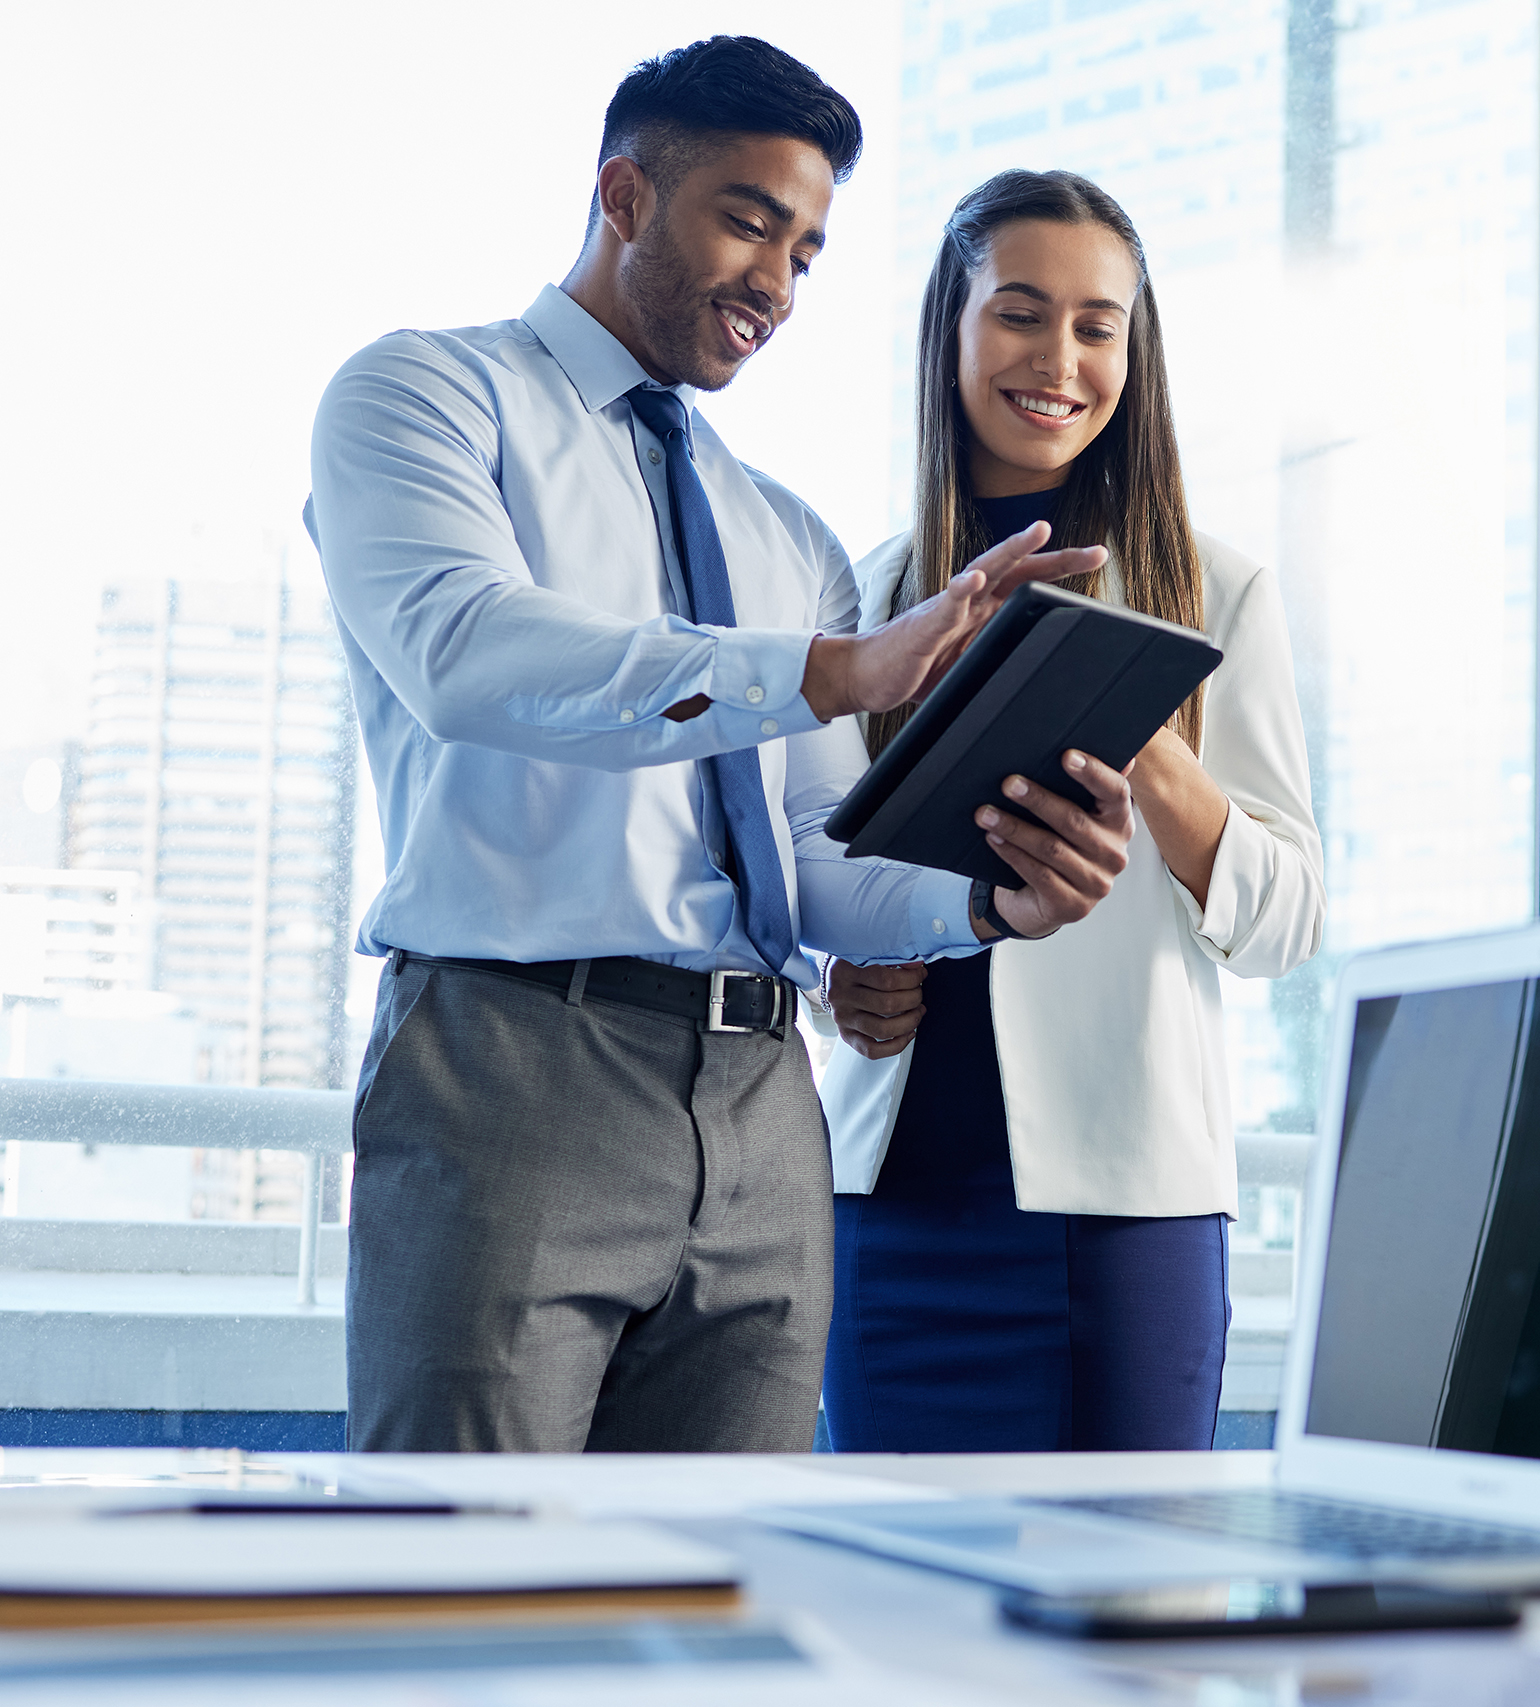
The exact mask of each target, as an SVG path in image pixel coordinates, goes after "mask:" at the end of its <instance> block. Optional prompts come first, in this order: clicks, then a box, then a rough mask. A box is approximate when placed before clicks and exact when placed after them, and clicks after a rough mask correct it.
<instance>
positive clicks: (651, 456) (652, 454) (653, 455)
mask: <svg viewBox="0 0 1540 1707" xmlns="http://www.w3.org/2000/svg"><path fill="white" fill-rule="evenodd" d="M647 460H648V461H649V462H652V463H658V462H662V460H663V452H662V451H660V450H649V451H648V452H647Z"/></svg>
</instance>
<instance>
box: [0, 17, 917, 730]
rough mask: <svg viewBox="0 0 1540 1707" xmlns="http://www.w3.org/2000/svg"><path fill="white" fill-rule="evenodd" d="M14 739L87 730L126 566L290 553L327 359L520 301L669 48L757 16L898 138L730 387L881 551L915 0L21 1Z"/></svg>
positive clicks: (800, 486) (0, 196)
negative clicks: (651, 58) (630, 86)
mask: <svg viewBox="0 0 1540 1707" xmlns="http://www.w3.org/2000/svg"><path fill="white" fill-rule="evenodd" d="M0 18H3V21H0V161H3V163H4V164H3V166H0V172H3V173H4V178H3V180H0V229H3V230H4V231H5V233H6V243H7V250H8V257H7V260H6V263H5V266H4V269H3V273H0V323H3V325H4V326H5V329H6V335H5V338H4V340H3V344H0V376H3V377H0V384H3V388H4V395H5V398H6V409H5V411H4V419H3V425H0V433H3V435H4V437H3V442H0V562H3V564H4V585H5V592H6V607H5V608H6V621H5V622H4V624H3V625H0V748H4V747H11V746H31V745H41V744H44V743H49V742H52V741H54V740H56V739H58V738H59V737H61V736H64V735H67V734H77V733H79V732H80V729H81V727H82V723H83V714H84V707H85V693H86V687H87V682H88V677H89V667H90V657H91V647H92V642H93V630H94V622H95V613H96V599H97V593H98V589H99V587H100V585H101V583H102V582H103V581H104V580H106V579H121V578H132V577H137V576H147V575H155V574H160V573H164V572H167V571H172V572H175V573H177V574H195V575H212V576H221V577H222V576H228V575H241V574H250V573H253V572H257V573H260V572H262V570H263V566H264V563H272V562H275V561H276V558H277V555H278V553H280V552H281V551H282V550H283V549H284V548H287V549H288V551H289V553H290V558H289V561H290V573H291V575H301V574H304V575H308V574H312V573H315V572H316V571H315V568H314V557H313V553H312V552H311V550H310V546H309V542H308V540H306V538H305V535H304V532H303V529H302V527H301V525H300V522H299V511H300V507H301V505H302V503H303V501H304V497H305V493H306V491H307V489H308V485H309V476H308V446H309V435H310V424H311V419H312V416H313V414H314V410H315V405H316V401H317V399H318V398H319V396H320V393H321V390H322V388H323V387H324V386H325V384H326V381H327V379H328V378H329V377H330V375H331V374H332V372H333V371H334V370H335V369H336V368H337V367H338V366H339V364H340V363H341V362H342V361H343V360H344V359H345V358H346V357H347V356H348V355H349V354H350V353H351V352H352V351H353V350H355V349H357V348H358V347H359V346H361V345H363V344H366V343H368V342H369V341H370V340H371V339H373V338H375V337H378V336H379V335H380V334H381V333H383V332H387V331H390V330H391V329H393V328H395V327H398V326H426V327H436V326H460V325H470V324H477V323H480V322H484V321H489V320H496V319H501V318H504V317H507V316H509V315H514V314H518V313H520V312H521V311H522V310H523V309H524V308H525V307H526V306H527V305H528V303H529V302H530V301H531V300H532V299H533V297H534V296H535V294H536V293H537V291H538V290H539V288H540V286H541V285H542V284H544V283H545V282H546V281H547V280H548V279H560V278H561V277H562V276H563V275H564V274H565V272H566V271H567V268H568V266H569V265H570V263H571V261H572V259H573V257H574V256H575V254H576V252H577V249H578V246H579V243H580V241H581V237H582V231H583V224H584V220H585V217H586V212H587V207H588V198H589V192H590V189H591V186H592V180H593V170H594V163H595V156H596V154H597V150H598V141H599V132H600V126H601V122H602V119H603V113H604V107H605V104H606V102H607V101H608V99H609V97H610V95H611V94H612V93H613V91H614V87H615V85H616V83H617V82H618V81H619V80H620V78H621V77H622V76H624V74H625V73H626V71H627V70H628V69H629V68H630V66H631V65H633V64H634V63H635V62H636V61H637V60H638V59H641V58H644V57H647V56H648V55H651V54H654V53H657V52H660V51H662V50H664V49H667V48H669V47H674V46H678V45H680V44H682V43H685V42H689V41H692V40H695V39H696V38H698V37H700V36H703V35H709V34H712V33H715V32H717V31H721V30H741V29H745V28H757V29H759V30H760V31H761V32H762V33H765V34H767V35H769V36H770V37H771V38H772V39H773V40H775V41H776V42H777V43H778V44H779V45H781V46H783V47H785V48H787V49H788V50H789V51H791V52H793V53H796V54H797V55H798V56H799V57H801V58H804V59H806V60H807V61H808V62H809V63H811V64H812V65H813V66H814V68H815V69H816V70H817V71H818V72H819V73H820V74H821V75H823V76H824V77H826V78H827V79H828V80H829V81H830V82H831V83H833V84H834V85H835V87H836V88H839V89H840V90H842V91H843V92H844V93H845V94H846V95H848V96H849V97H850V99H851V100H852V101H853V102H854V104H855V105H856V107H857V109H858V110H859V112H860V113H861V116H862V119H863V121H864V122H865V125H866V131H867V139H868V141H867V156H866V159H865V160H864V161H863V163H862V164H861V165H860V166H859V167H858V169H857V172H856V175H855V178H854V179H853V180H852V182H851V183H850V184H849V185H848V186H847V187H846V188H845V189H843V190H842V191H841V192H840V193H839V195H838V197H837V198H836V203H835V211H834V216H833V218H832V220H831V222H830V245H829V249H828V252H827V254H826V255H825V256H823V257H821V258H820V260H819V261H818V263H817V264H816V266H815V267H814V270H813V275H812V277H811V279H810V280H809V282H808V283H807V284H806V285H804V286H803V288H802V292H801V294H800V297H799V307H798V311H797V317H796V319H795V320H794V321H793V322H792V324H791V325H790V326H789V327H788V328H787V329H786V331H785V332H784V333H782V334H781V335H779V336H777V338H776V341H775V343H774V345H772V346H771V348H770V349H769V350H768V351H767V352H766V353H765V355H764V356H762V357H760V358H757V359H756V360H755V362H753V363H751V364H750V368H749V370H748V371H747V372H746V374H745V375H744V377H743V378H741V379H740V380H739V381H738V383H737V384H736V385H735V386H734V387H733V388H732V390H731V391H730V392H728V393H725V394H723V395H722V396H720V397H719V398H716V399H713V400H711V401H710V402H709V403H708V404H707V405H706V409H707V413H708V414H709V415H710V417H711V419H712V421H713V422H714V423H715V424H716V426H717V427H718V428H719V430H721V431H722V432H723V434H724V436H725V437H726V438H727V440H728V443H729V444H731V445H732V447H733V448H734V450H735V451H737V453H738V454H739V455H740V456H741V457H743V458H744V460H746V461H749V462H752V463H754V464H756V465H757V466H761V467H763V468H765V469H766V470H767V471H769V472H772V473H774V474H775V475H776V476H777V477H779V478H780V479H782V480H784V481H785V482H786V483H787V484H788V485H790V486H791V487H793V489H795V490H797V491H799V492H800V493H801V494H802V495H803V496H804V497H805V498H807V499H808V501H809V502H810V503H812V504H813V505H814V506H815V507H816V508H818V509H819V510H820V511H822V513H823V514H824V515H825V516H826V517H827V519H828V520H829V521H830V522H831V523H832V524H833V525H834V526H835V528H836V529H837V530H838V531H839V533H840V535H841V537H842V538H843V539H844V540H845V542H846V544H847V546H848V547H849V548H850V550H851V551H852V553H853V554H857V553H860V552H863V551H865V550H867V549H869V548H870V547H871V546H872V545H874V544H876V543H877V542H878V540H879V539H880V538H881V537H882V535H883V534H884V533H885V532H886V522H887V516H888V454H889V442H890V414H891V406H890V400H891V396H892V359H893V357H892V349H893V344H892V308H891V300H890V299H891V278H892V250H893V238H892V231H893V210H894V201H895V190H896V172H895V168H896V110H897V87H896V86H897V78H898V45H899V43H898V36H899V30H898V15H897V4H896V0H878V3H875V4H871V3H869V4H865V5H862V6H860V7H833V6H829V5H828V4H827V3H824V4H818V3H815V0H786V3H783V4H782V5H780V6H779V7H777V8H776V10H775V12H774V14H773V21H772V20H758V21H756V20H745V19H744V18H743V17H742V16H741V14H733V15H732V16H728V15H727V14H726V12H725V10H724V8H723V7H721V6H720V5H708V4H690V3H687V0H659V3H655V4H652V5H650V6H648V7H645V8H638V7H636V6H634V5H618V4H613V3H611V0H597V3H589V4H584V5H582V6H550V5H541V6H535V5H531V4H528V3H525V0H504V3H502V4H490V3H486V0H436V3H435V4H434V5H432V6H424V5H420V4H419V5H406V4H403V3H401V0H369V3H367V4H365V3H363V0H304V3H303V4H297V3H295V0H264V3H263V4H261V5H255V4H252V3H250V0H224V3H221V4H219V5H210V4H207V0H202V3H198V4H185V3H180V4H179V3H175V0H138V3H136V4H133V5H124V4H121V3H103V0H72V3H71V4H69V5H67V6H61V5H49V4H47V3H46V0H12V3H11V4H9V5H7V6H6V7H5V8H4V9H3V14H0Z"/></svg>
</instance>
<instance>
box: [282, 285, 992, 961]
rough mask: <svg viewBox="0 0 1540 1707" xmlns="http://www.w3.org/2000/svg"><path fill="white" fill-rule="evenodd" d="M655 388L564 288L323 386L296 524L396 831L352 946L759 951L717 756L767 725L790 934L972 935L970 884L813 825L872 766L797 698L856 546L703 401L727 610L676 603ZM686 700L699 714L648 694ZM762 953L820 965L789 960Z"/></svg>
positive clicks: (661, 956) (763, 749) (848, 724)
mask: <svg viewBox="0 0 1540 1707" xmlns="http://www.w3.org/2000/svg"><path fill="white" fill-rule="evenodd" d="M643 383H647V375H646V374H645V373H644V372H643V370H642V368H641V367H640V365H639V364H638V363H637V361H636V359H635V357H634V356H632V355H631V354H630V352H629V351H627V350H626V348H625V347H624V346H623V345H622V344H621V343H620V342H619V341H618V340H617V339H615V338H614V337H612V336H611V334H610V333H609V332H607V331H606V330H605V329H604V328H603V327H602V326H600V325H599V323H598V322H597V321H596V320H594V319H593V318H592V317H591V316H590V315H589V314H587V313H586V312H585V311H584V310H583V309H582V308H580V307H579V306H578V305H577V304H576V303H575V302H573V301H572V300H571V299H570V298H569V297H567V296H565V295H564V294H563V293H562V292H561V291H559V290H557V289H555V288H554V287H553V286H549V285H548V286H547V287H546V288H545V290H544V291H542V292H541V294H540V296H539V298H538V299H537V300H536V302H535V303H534V305H533V306H532V307H531V308H530V309H529V311H528V312H527V313H526V314H525V316H524V318H523V319H522V320H505V321H501V322H498V323H496V324H494V325H491V326H478V327H471V328H466V329H462V330H459V331H453V332H412V331H405V332H394V333H392V334H390V335H389V336H388V337H385V338H381V339H380V340H379V341H378V342H377V343H374V344H371V345H370V346H369V347H368V348H367V349H365V350H362V351H360V353H359V354H358V355H356V356H354V357H353V359H352V360H351V361H349V362H348V363H347V364H346V365H345V366H344V367H343V368H342V370H341V371H340V372H339V373H338V374H337V376H336V378H335V379H334V380H333V381H332V382H331V384H330V385H329V386H328V387H327V390H326V394H325V396H324V397H323V398H322V401H321V408H320V412H319V414H318V416H317V418H316V427H315V436H314V440H313V445H312V481H313V493H312V497H311V501H310V503H309V504H307V505H306V508H305V522H306V526H307V527H308V528H309V530H310V534H311V537H312V538H313V539H314V540H315V542H316V546H317V549H318V550H319V551H320V554H321V562H322V565H323V567H324V569H325V573H326V580H327V585H328V587H329V589H330V591H331V596H332V602H333V604H334V606H335V608H336V613H337V624H338V628H339V631H340V633H341V637H342V644H343V647H344V649H345V651H346V653H347V659H348V666H349V670H350V673H351V676H352V682H353V695H354V700H355V703H356V705H357V708H358V715H359V720H360V723H361V725H362V728H363V737H364V745H365V748H366V751H367V753H368V757H369V766H370V769H371V771H372V773H373V776H374V782H375V788H376V792H377V794H378V797H379V808H380V826H381V830H382V831H383V834H384V841H385V868H386V879H385V886H384V888H383V889H382V890H381V891H380V893H379V895H378V896H377V897H376V898H375V900H374V903H373V905H372V906H371V907H370V908H369V911H368V913H367V915H366V916H365V918H364V922H363V927H362V930H361V932H360V934H359V945H358V946H359V948H360V949H361V950H362V952H364V953H365V954H374V955H380V954H386V953H388V952H389V951H390V950H391V949H392V948H404V949H408V950H414V951H416V952H418V953H421V954H437V955H453V956H466V957H471V958H476V959H492V960H526V961H528V960H566V959H580V958H595V957H598V956H601V955H637V956H640V957H642V958H644V959H649V960H659V961H664V962H667V963H668V964H670V965H674V966H682V967H687V968H690V969H691V970H697V971H698V970H715V969H718V968H736V969H739V970H743V971H763V970H766V968H765V967H764V965H763V963H762V961H761V960H760V958H759V956H758V954H757V953H756V952H755V950H754V948H753V946H752V945H751V944H750V942H749V940H748V937H747V935H746V934H745V932H744V928H743V918H742V911H741V908H740V906H739V903H738V896H737V891H736V889H735V888H734V886H733V884H732V883H731V882H730V880H729V879H728V878H727V877H726V876H725V875H724V872H723V850H724V849H725V847H726V832H725V828H724V824H723V819H722V813H721V809H720V806H719V804H718V802H717V800H716V799H715V791H714V788H713V787H712V786H711V783H710V778H709V767H706V766H703V765H702V764H701V763H700V761H701V760H703V759H705V758H707V757H708V756H709V755H711V754H713V753H719V752H724V751H728V750H730V749H733V748H741V747H750V746H754V747H757V748H758V749H759V755H760V765H761V770H762V772H763V777H764V786H765V797H766V802H767V804H768V807H769V811H770V821H771V824H772V826H773V828H774V831H775V836H776V843H777V846H778V848H779V851H780V855H781V866H782V870H783V872H784V875H785V880H786V889H787V898H788V903H789V905H790V909H791V918H792V925H793V930H794V935H795V937H796V939H797V940H798V941H799V942H801V943H805V944H806V945H808V946H809V947H811V948H817V949H823V950H826V951H829V952H832V953H838V954H841V955H843V956H845V957H847V958H849V959H854V960H905V959H912V958H921V957H924V958H934V957H935V956H936V955H937V954H938V953H941V954H946V953H956V952H972V951H974V950H976V949H977V947H978V942H977V939H976V938H975V936H974V934H973V931H972V928H971V927H970V925H969V923H968V882H967V880H966V879H965V878H961V877H957V876H954V875H951V874H948V873H942V872H934V871H923V870H921V869H919V868H917V867H914V866H906V865H898V864H893V863H890V862H887V861H881V860H847V859H845V857H844V854H843V850H842V849H841V848H840V847H838V846H837V845H835V844H833V843H831V842H830V841H829V840H828V839H827V838H826V837H825V836H824V835H823V833H822V826H823V823H824V820H825V819H826V818H827V816H828V814H829V813H830V812H831V811H832V810H833V808H834V807H835V806H836V805H837V804H838V803H839V801H840V800H841V799H842V798H843V797H844V795H845V793H846V791H847V790H848V789H849V788H850V786H851V784H852V783H854V782H855V781H856V779H857V778H858V777H859V776H860V775H861V773H862V772H863V771H864V770H865V768H866V763H867V759H866V751H865V747H864V745H863V743H862V740H861V735H860V731H859V729H858V728H857V726H856V722H855V720H854V719H853V718H839V719H836V720H835V721H834V722H833V723H830V724H827V725H825V724H821V723H819V721H818V720H817V718H816V717H815V716H814V715H813V713H812V711H811V709H810V708H809V706H808V704H807V701H806V700H805V699H803V697H802V692H801V684H802V676H803V672H804V669H805V667H806V663H807V651H808V647H809V645H810V644H811V642H812V639H813V636H814V634H815V633H816V632H823V633H831V634H833V633H850V632H853V631H854V629H855V626H856V619H857V595H856V586H855V581H854V578H853V576H852V574H851V570H850V563H849V560H848V559H847V557H846V555H845V553H844V551H843V550H842V549H841V547H840V545H839V542H838V541H837V540H836V539H835V538H834V536H833V534H832V533H831V532H830V531H829V529H828V528H827V527H825V525H824V524H823V522H821V521H820V520H819V518H818V517H817V516H816V515H814V514H813V512H812V511H811V510H810V509H808V507H807V506H806V505H805V504H803V503H802V502H801V500H800V499H798V498H796V497H794V496H793V495H792V494H791V493H790V492H788V491H787V490H786V489H785V488H784V487H782V486H779V485H777V484H776V482H775V481H773V480H770V479H767V478H766V477H765V476H764V475H762V474H758V473H756V472H755V471H754V470H752V469H747V468H745V467H744V466H743V465H742V464H741V463H739V462H738V461H737V460H736V459H735V458H734V457H733V456H732V454H731V453H730V452H729V451H728V450H727V448H726V446H725V445H723V443H722V441H721V440H720V439H719V438H718V437H717V436H716V434H715V433H714V432H713V431H712V430H711V428H710V426H709V425H708V424H707V423H706V421H705V420H704V419H703V418H702V417H701V416H700V415H699V414H698V413H697V414H694V415H692V417H691V423H692V431H693V437H694V449H695V457H696V467H697V469H698V471H699V473H700V477H701V480H702V482H703V483H704V485H705V488H706V491H707V494H708V495H709V497H710V499H711V506H712V511H713V514H714V515H715V517H716V522H717V528H718V531H719V533H720V534H721V538H722V545H723V549H724V552H725V554H726V558H727V565H728V574H729V578H730V580H731V582H732V591H733V602H734V608H735V610H736V613H737V617H738V623H739V626H738V627H737V628H728V629H723V628H715V627H709V626H703V625H698V624H695V623H691V622H687V621H685V620H684V619H683V618H682V617H681V616H680V615H679V614H678V612H679V611H681V610H687V609H689V605H688V602H687V600H686V598H685V595H684V582H683V576H682V573H681V570H680V565H679V563H678V560H677V554H676V551H675V547H674V535H673V527H672V522H671V520H670V516H669V502H668V488H667V481H666V478H665V473H664V466H663V451H662V447H661V446H660V445H659V443H658V441H657V440H656V439H655V438H654V437H653V435H652V434H651V433H650V432H649V431H648V430H647V429H646V428H645V427H644V426H642V425H641V423H639V422H637V421H635V420H634V419H633V418H632V413H631V407H630V404H629V403H628V402H627V401H626V396H625V394H626V392H627V391H628V390H630V389H631V387H632V386H635V385H639V384H643ZM679 395H680V396H681V397H682V398H683V400H684V402H685V405H686V407H687V408H691V407H693V404H694V393H693V392H692V391H691V390H690V389H689V388H688V387H680V388H679ZM695 694H706V695H708V696H709V697H710V700H711V705H710V708H709V709H708V710H707V711H705V712H704V713H703V714H702V715H701V716H699V717H696V718H693V719H692V720H690V721H689V722H686V723H675V722H672V721H670V720H669V719H668V718H666V717H664V716H663V712H664V710H665V709H666V708H667V707H668V706H671V705H673V704H675V703H676V702H677V701H679V700H683V699H689V698H690V697H692V696H693V695H695ZM770 970H774V971H777V972H784V973H785V974H786V975H787V976H788V977H790V978H793V979H795V980H796V981H797V982H798V983H799V984H801V985H803V986H804V987H810V986H811V985H812V984H813V983H814V972H813V968H812V966H811V965H810V963H809V962H808V960H807V959H806V957H805V956H804V955H803V954H802V953H800V952H794V953H793V954H792V956H791V958H790V960H789V961H788V962H787V964H786V965H785V966H784V967H775V968H771V969H770Z"/></svg>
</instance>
